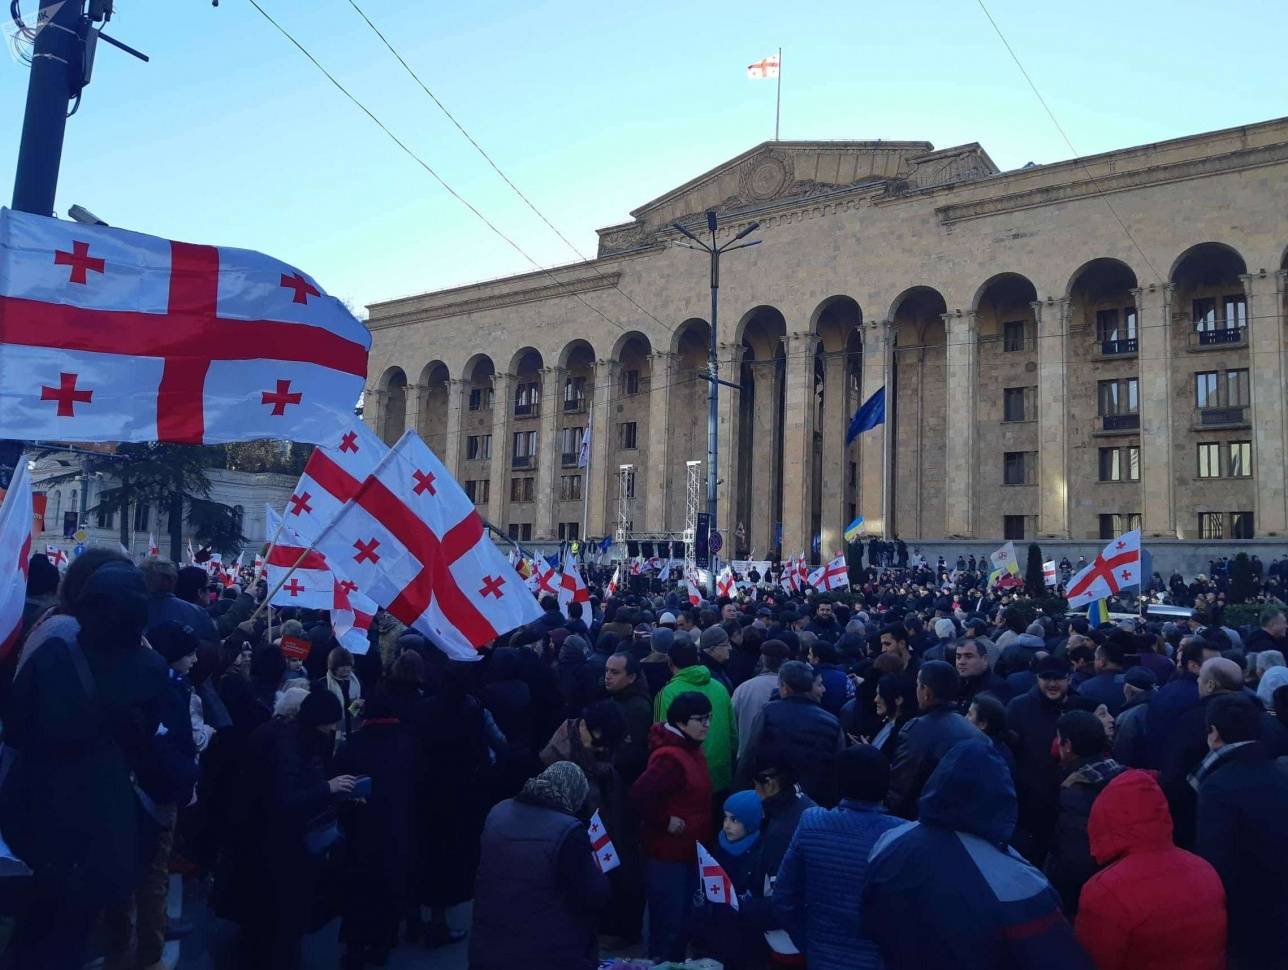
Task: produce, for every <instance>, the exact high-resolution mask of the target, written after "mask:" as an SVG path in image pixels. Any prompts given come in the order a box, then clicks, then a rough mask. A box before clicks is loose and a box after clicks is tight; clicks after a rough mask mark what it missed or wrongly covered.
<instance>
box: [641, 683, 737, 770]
mask: <svg viewBox="0 0 1288 970" xmlns="http://www.w3.org/2000/svg"><path fill="white" fill-rule="evenodd" d="M691 690H692V691H697V692H698V693H699V694H704V695H706V698H707V700H709V701H710V702H711V730H710V731H708V732H707V739H706V740H705V741H703V742H702V753H703V754H704V755H706V758H707V771H708V772H709V773H710V775H711V790H712V791H714V792H723V791H728V790H729V786H730V785H731V784H733V757H734V752H735V751H737V750H738V737H737V734H736V728H735V727H734V722H733V704H732V703H731V702H730V700H729V692H728V691H727V690H725V688H724V684H721V683H720V682H719V681H716V680H712V679H711V671H709V670H708V669H707V668H706V667H703V666H702V665H701V664H699V665H697V666H694V667H685V668H683V669H681V670H677V671H676V672H675V676H674V677H672V678H671V679H670V681H668V682H667V684H666V686H665V687H663V688H662V689H661V690H660V691H658V694H657V697H656V698H655V699H654V701H653V720H655V721H658V722H661V721H665V720H666V711H667V708H669V707H670V706H671V701H673V700H675V699H676V698H677V697H678V696H680V695H681V694H683V693H685V692H686V691H691Z"/></svg>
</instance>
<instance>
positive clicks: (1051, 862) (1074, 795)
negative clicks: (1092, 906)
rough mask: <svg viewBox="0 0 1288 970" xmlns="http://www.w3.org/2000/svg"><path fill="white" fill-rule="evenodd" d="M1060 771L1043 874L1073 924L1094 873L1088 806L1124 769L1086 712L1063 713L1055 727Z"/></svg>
mask: <svg viewBox="0 0 1288 970" xmlns="http://www.w3.org/2000/svg"><path fill="white" fill-rule="evenodd" d="M1055 729H1056V743H1057V744H1058V746H1059V750H1060V768H1061V770H1062V771H1064V772H1065V776H1064V781H1063V782H1061V784H1060V794H1059V799H1060V808H1059V814H1058V815H1057V817H1056V830H1055V839H1054V841H1053V842H1052V843H1051V851H1050V852H1048V853H1047V857H1046V865H1045V866H1044V867H1043V871H1045V872H1046V877H1047V879H1048V880H1050V882H1051V886H1052V888H1053V889H1055V891H1056V892H1058V893H1059V894H1060V908H1061V909H1063V910H1064V914H1065V916H1067V917H1069V920H1070V921H1072V920H1073V918H1074V916H1076V915H1077V912H1078V895H1079V894H1080V893H1081V892H1082V886H1083V884H1084V883H1085V882H1086V881H1087V880H1088V879H1090V878H1091V877H1092V876H1093V875H1095V873H1096V869H1097V868H1098V867H1097V866H1096V862H1095V860H1094V859H1093V858H1092V857H1091V847H1090V844H1089V842H1088V839H1087V822H1088V821H1089V820H1090V818H1091V806H1092V803H1093V802H1095V800H1096V796H1098V795H1099V794H1100V793H1101V791H1103V790H1104V787H1105V786H1106V785H1107V784H1109V783H1110V782H1111V781H1113V780H1114V779H1115V778H1117V777H1118V776H1119V775H1120V774H1122V773H1123V772H1124V771H1126V770H1127V769H1126V768H1125V767H1123V766H1122V765H1120V764H1118V762H1116V761H1114V759H1113V758H1111V757H1109V754H1108V751H1109V738H1108V737H1107V736H1106V735H1105V728H1104V725H1103V724H1101V723H1100V719H1099V718H1097V717H1096V715H1094V714H1092V713H1090V712H1088V711H1067V712H1065V713H1064V714H1061V715H1060V720H1058V721H1057V722H1056V725H1055Z"/></svg>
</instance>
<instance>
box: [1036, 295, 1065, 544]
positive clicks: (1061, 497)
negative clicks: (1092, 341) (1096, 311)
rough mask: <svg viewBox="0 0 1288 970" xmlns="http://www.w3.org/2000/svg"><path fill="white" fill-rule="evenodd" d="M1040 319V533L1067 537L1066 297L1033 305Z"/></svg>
mask: <svg viewBox="0 0 1288 970" xmlns="http://www.w3.org/2000/svg"><path fill="white" fill-rule="evenodd" d="M1032 306H1033V315H1034V318H1035V319H1036V320H1037V322H1038V535H1039V536H1040V537H1041V538H1043V539H1068V538H1069V537H1070V536H1069V442H1068V426H1069V385H1068V378H1067V373H1066V364H1065V362H1066V360H1068V357H1069V353H1070V341H1069V301H1068V300H1052V299H1048V300H1047V301H1046V302H1045V303H1042V302H1037V303H1034V304H1032Z"/></svg>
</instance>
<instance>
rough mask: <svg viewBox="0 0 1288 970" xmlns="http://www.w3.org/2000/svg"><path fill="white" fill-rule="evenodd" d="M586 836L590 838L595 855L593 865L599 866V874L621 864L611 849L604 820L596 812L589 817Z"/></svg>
mask: <svg viewBox="0 0 1288 970" xmlns="http://www.w3.org/2000/svg"><path fill="white" fill-rule="evenodd" d="M587 834H588V835H589V836H590V847H591V849H592V850H593V851H594V853H595V865H597V866H599V871H600V872H608V871H609V870H610V869H616V868H617V867H618V866H620V865H621V864H622V862H621V860H620V859H618V858H617V850H616V849H615V848H613V842H612V840H611V839H610V838H609V837H608V830H607V829H605V828H604V820H603V819H602V818H600V817H599V811H598V810H596V811H595V814H594V815H592V816H591V817H590V827H589V828H588V829H587Z"/></svg>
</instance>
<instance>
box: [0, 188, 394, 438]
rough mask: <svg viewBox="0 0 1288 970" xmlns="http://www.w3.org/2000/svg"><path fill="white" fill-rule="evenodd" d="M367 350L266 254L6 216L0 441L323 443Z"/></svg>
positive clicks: (0, 306) (358, 335) (0, 288)
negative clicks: (260, 440) (265, 440)
mask: <svg viewBox="0 0 1288 970" xmlns="http://www.w3.org/2000/svg"><path fill="white" fill-rule="evenodd" d="M370 346H371V335H370V334H369V333H368V332H367V330H366V328H365V327H363V325H362V324H361V323H359V322H358V321H357V320H356V319H354V317H353V315H352V314H350V313H349V311H348V310H346V309H345V307H344V305H343V304H342V303H341V302H340V301H339V300H337V299H335V298H334V297H331V296H327V295H326V294H325V293H324V292H323V291H322V289H321V288H320V287H319V286H318V285H317V283H316V282H315V281H314V280H313V279H311V278H310V277H308V276H306V275H305V274H303V273H301V272H300V271H299V270H297V269H296V268H295V267H293V266H288V265H287V264H286V263H282V262H279V261H278V260H275V259H272V258H271V257H269V256H265V255H263V254H261V253H255V252H251V251H249V250H244V249H230V248H227V247H223V246H198V245H193V244H191V243H180V242H171V241H170V240H167V239H159V238H157V237H155V236H145V235H143V234H142V233H137V232H128V231H126V230H123V229H112V228H109V227H106V226H86V225H80V224H78V223H74V222H64V221H61V220H58V219H51V218H48V217H46V216H38V215H32V214H30V213H26V212H13V211H10V210H0V437H7V438H50V439H55V440H58V441H177V442H187V443H203V442H204V443H216V442H224V441H245V440H250V439H254V438H280V439H288V438H289V439H293V440H296V441H323V440H326V439H327V437H328V436H329V435H330V434H331V433H332V432H333V431H334V429H335V426H336V422H337V418H340V419H342V418H343V416H344V415H346V414H348V415H352V413H353V406H354V403H355V402H356V401H357V399H358V395H359V394H360V393H361V391H362V385H363V382H364V380H365V377H366V373H367V351H368V349H369V348H370Z"/></svg>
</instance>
